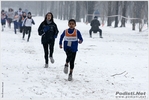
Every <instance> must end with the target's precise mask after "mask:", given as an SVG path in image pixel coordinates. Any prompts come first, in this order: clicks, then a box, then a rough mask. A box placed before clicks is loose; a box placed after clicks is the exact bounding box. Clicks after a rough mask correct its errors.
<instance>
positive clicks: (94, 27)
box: [89, 16, 103, 38]
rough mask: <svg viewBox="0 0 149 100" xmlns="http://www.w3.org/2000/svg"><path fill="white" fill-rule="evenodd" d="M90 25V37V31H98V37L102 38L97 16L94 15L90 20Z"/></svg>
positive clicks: (90, 32)
mask: <svg viewBox="0 0 149 100" xmlns="http://www.w3.org/2000/svg"><path fill="white" fill-rule="evenodd" d="M90 25H91V29H90V30H89V34H90V37H92V32H94V33H97V32H99V35H100V38H103V37H102V30H101V29H99V26H100V22H99V20H98V17H97V16H95V17H94V19H93V20H92V21H91V23H90Z"/></svg>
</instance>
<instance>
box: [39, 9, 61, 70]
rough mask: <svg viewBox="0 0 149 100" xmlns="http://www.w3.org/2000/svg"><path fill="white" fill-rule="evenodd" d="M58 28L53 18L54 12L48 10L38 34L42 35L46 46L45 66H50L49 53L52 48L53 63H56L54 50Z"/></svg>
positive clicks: (51, 58)
mask: <svg viewBox="0 0 149 100" xmlns="http://www.w3.org/2000/svg"><path fill="white" fill-rule="evenodd" d="M58 32H59V31H58V28H57V25H56V24H55V22H54V20H53V14H52V13H51V12H48V13H47V14H46V15H45V19H44V21H43V22H42V23H41V24H40V26H39V28H38V35H40V36H42V37H41V42H42V45H43V48H44V58H45V68H48V62H49V60H48V55H49V49H50V56H49V57H50V60H51V63H54V59H53V52H54V44H55V38H57V35H58Z"/></svg>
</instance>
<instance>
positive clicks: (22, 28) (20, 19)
mask: <svg viewBox="0 0 149 100" xmlns="http://www.w3.org/2000/svg"><path fill="white" fill-rule="evenodd" d="M25 18H26V12H23V14H22V15H21V16H20V18H19V22H18V23H21V26H20V33H22V32H23V31H24V29H25V27H24V26H22V23H23V21H24V20H25Z"/></svg>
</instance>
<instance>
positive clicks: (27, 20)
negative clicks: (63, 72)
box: [22, 12, 35, 42]
mask: <svg viewBox="0 0 149 100" xmlns="http://www.w3.org/2000/svg"><path fill="white" fill-rule="evenodd" d="M32 24H34V25H35V22H34V20H33V19H32V15H31V12H28V16H27V17H26V18H25V19H24V21H23V23H22V26H24V31H23V40H24V37H25V34H28V39H27V42H29V39H30V36H31V29H32Z"/></svg>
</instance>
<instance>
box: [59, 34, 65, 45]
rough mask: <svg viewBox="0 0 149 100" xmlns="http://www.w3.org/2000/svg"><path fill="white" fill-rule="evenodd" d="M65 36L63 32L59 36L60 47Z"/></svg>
mask: <svg viewBox="0 0 149 100" xmlns="http://www.w3.org/2000/svg"><path fill="white" fill-rule="evenodd" d="M64 36H65V31H64V32H63V33H62V34H61V37H60V41H59V44H60V45H62V41H63V38H64Z"/></svg>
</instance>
